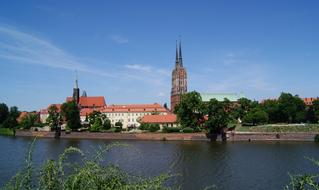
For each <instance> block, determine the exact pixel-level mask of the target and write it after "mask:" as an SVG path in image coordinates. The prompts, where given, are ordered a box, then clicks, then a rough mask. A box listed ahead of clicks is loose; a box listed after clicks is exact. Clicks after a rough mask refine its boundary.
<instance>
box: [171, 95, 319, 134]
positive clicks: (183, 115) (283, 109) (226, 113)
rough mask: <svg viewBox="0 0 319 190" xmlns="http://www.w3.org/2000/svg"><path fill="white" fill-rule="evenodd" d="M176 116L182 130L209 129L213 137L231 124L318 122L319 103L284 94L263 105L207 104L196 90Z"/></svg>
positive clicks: (247, 102) (244, 101)
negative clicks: (310, 102)
mask: <svg viewBox="0 0 319 190" xmlns="http://www.w3.org/2000/svg"><path fill="white" fill-rule="evenodd" d="M174 113H175V114H177V119H178V121H179V123H180V125H181V127H182V128H186V127H191V128H193V129H194V131H201V130H203V129H206V130H207V131H208V134H209V135H212V134H223V132H224V130H225V128H227V126H229V124H233V125H230V126H234V125H235V124H238V123H240V124H243V125H250V126H252V125H260V124H269V123H302V122H307V123H318V120H319V100H315V101H313V104H312V105H311V106H306V105H305V103H304V101H303V100H302V99H301V98H299V97H298V96H297V95H295V96H294V95H292V94H290V93H281V95H280V96H279V98H278V99H276V100H265V101H263V102H257V101H252V100H249V99H247V98H241V99H239V100H238V101H237V102H230V101H229V100H228V99H224V101H221V102H220V101H217V100H216V99H211V100H210V101H209V102H203V101H202V98H201V96H200V94H199V93H198V92H196V91H193V92H189V93H187V94H184V95H182V97H181V101H180V103H179V104H178V105H177V106H176V107H175V110H174ZM213 136H214V135H213Z"/></svg>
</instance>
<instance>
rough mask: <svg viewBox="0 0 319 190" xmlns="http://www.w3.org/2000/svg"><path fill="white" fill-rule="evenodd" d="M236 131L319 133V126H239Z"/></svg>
mask: <svg viewBox="0 0 319 190" xmlns="http://www.w3.org/2000/svg"><path fill="white" fill-rule="evenodd" d="M236 131H241V132H276V133H280V132H319V125H318V124H304V125H284V124H283V125H260V126H251V127H247V126H239V127H237V128H236Z"/></svg>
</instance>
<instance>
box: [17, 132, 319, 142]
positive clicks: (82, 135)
mask: <svg viewBox="0 0 319 190" xmlns="http://www.w3.org/2000/svg"><path fill="white" fill-rule="evenodd" d="M316 134H317V133H310V132H307V133H304V132H293V133H291V132H282V133H273V132H228V133H227V137H228V139H227V140H228V141H314V138H315V136H316ZM16 136H21V137H35V136H37V137H44V138H54V132H35V131H32V132H31V131H17V132H16ZM61 138H66V139H105V140H155V141H166V140H167V141H208V139H207V138H206V134H205V133H90V132H72V133H70V134H65V133H64V132H62V133H61ZM218 140H220V139H218Z"/></svg>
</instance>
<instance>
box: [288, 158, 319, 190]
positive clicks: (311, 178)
mask: <svg viewBox="0 0 319 190" xmlns="http://www.w3.org/2000/svg"><path fill="white" fill-rule="evenodd" d="M307 159H308V160H310V161H311V162H312V163H313V164H314V165H315V166H317V167H318V166H319V161H318V160H314V159H312V158H307ZM289 176H290V183H289V184H288V185H286V186H285V190H310V189H313V190H318V189H319V173H315V174H303V175H301V174H294V175H292V174H289Z"/></svg>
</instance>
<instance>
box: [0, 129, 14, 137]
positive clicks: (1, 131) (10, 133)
mask: <svg viewBox="0 0 319 190" xmlns="http://www.w3.org/2000/svg"><path fill="white" fill-rule="evenodd" d="M0 135H3V136H14V131H13V129H9V128H0Z"/></svg>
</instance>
